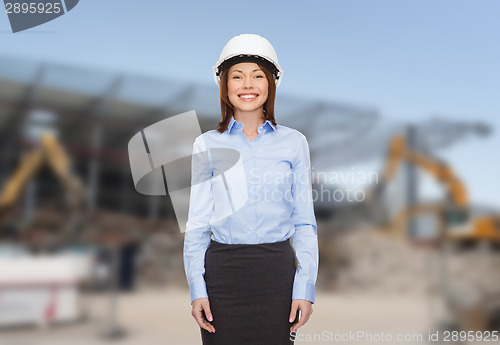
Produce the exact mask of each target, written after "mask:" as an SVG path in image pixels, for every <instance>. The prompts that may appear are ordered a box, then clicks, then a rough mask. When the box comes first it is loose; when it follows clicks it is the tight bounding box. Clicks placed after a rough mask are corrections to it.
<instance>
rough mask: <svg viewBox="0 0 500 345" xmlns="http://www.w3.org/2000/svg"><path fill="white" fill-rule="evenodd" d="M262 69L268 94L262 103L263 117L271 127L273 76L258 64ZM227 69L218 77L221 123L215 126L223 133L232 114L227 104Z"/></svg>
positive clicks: (273, 90) (274, 123) (274, 96)
mask: <svg viewBox="0 0 500 345" xmlns="http://www.w3.org/2000/svg"><path fill="white" fill-rule="evenodd" d="M258 65H259V67H260V68H261V69H262V71H263V72H264V74H265V75H266V78H267V85H268V92H267V100H266V102H265V103H264V106H263V109H264V116H265V118H266V120H269V121H270V122H271V123H272V124H273V125H275V126H276V120H275V119H274V99H275V98H276V82H275V81H274V75H273V74H272V73H271V72H270V71H269V70H268V69H267V68H265V67H263V66H261V65H260V64H258ZM228 72H229V68H228V69H225V70H224V71H222V73H221V76H220V110H221V121H220V122H219V123H218V124H217V131H218V132H219V133H223V132H224V131H225V130H226V129H227V126H228V125H229V121H230V120H231V116H232V115H233V114H234V108H233V105H232V104H231V102H229V97H228V95H227V78H228Z"/></svg>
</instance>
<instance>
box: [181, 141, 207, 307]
mask: <svg viewBox="0 0 500 345" xmlns="http://www.w3.org/2000/svg"><path fill="white" fill-rule="evenodd" d="M208 163H209V162H208V152H207V149H206V145H205V142H204V140H203V137H202V135H200V136H198V137H197V138H196V139H195V141H194V144H193V155H192V160H191V171H192V174H191V193H190V198H189V213H188V221H187V223H186V233H185V236H184V269H185V272H186V277H187V281H188V284H189V289H190V291H191V304H192V303H193V301H194V300H195V299H198V298H208V295H207V289H206V284H205V279H204V275H205V252H206V250H207V248H208V246H209V245H210V219H211V217H212V214H213V198H212V184H211V181H210V179H211V177H212V171H211V168H210V165H209V164H208Z"/></svg>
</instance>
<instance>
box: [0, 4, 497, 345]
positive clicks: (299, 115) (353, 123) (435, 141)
mask: <svg viewBox="0 0 500 345" xmlns="http://www.w3.org/2000/svg"><path fill="white" fill-rule="evenodd" d="M251 5H252V6H246V5H245V6H240V3H238V4H236V3H234V2H224V1H218V2H201V1H200V2H197V3H181V2H177V3H171V2H165V1H159V0H155V1H153V0H149V1H141V2H139V1H126V2H124V1H118V0H108V1H105V2H102V1H99V2H97V1H82V2H80V3H79V4H78V6H76V7H75V8H74V9H73V10H72V11H71V12H69V13H67V14H65V15H63V16H61V17H60V18H57V19H56V20H53V21H51V22H49V23H46V24H43V25H41V26H39V27H35V28H33V29H30V30H26V31H23V32H18V33H16V34H13V33H12V31H11V30H10V25H9V22H8V18H7V15H6V14H5V12H3V10H2V13H0V38H1V45H0V226H1V228H0V241H1V242H0V344H1V345H3V344H9V345H10V344H49V343H50V344H51V345H54V344H63V343H64V344H66V343H68V342H71V343H72V344H105V343H108V342H110V341H112V340H115V341H118V342H120V343H122V344H139V343H142V342H147V343H148V344H160V343H161V344H190V345H191V344H200V343H201V340H200V332H199V328H198V326H197V324H196V323H195V321H194V319H193V318H192V317H191V315H190V312H191V306H190V299H189V291H188V285H187V282H186V279H185V275H184V267H183V261H182V246H183V238H184V234H183V233H181V232H180V230H179V226H178V225H177V222H176V219H175V213H174V211H173V207H172V203H171V200H170V198H169V197H168V196H148V195H142V194H140V193H138V192H137V191H136V190H135V187H134V182H133V179H132V175H131V172H130V164H129V159H128V152H127V145H128V142H129V140H130V139H131V138H132V136H133V135H135V134H136V133H137V132H139V131H140V130H142V129H144V128H145V127H147V126H150V125H152V124H154V123H156V122H158V121H161V120H163V119H165V118H168V117H170V116H174V115H177V114H180V113H184V112H187V111H190V110H195V111H196V113H197V115H198V118H199V121H200V126H201V129H202V131H207V130H210V129H214V128H216V126H217V122H218V121H219V119H220V108H219V94H218V92H219V90H218V87H217V86H216V85H215V83H214V81H213V76H212V66H213V65H214V64H215V62H216V61H217V60H218V58H219V54H220V52H221V50H222V48H223V47H224V45H225V44H226V43H227V41H228V40H229V39H230V38H232V37H233V36H235V35H237V34H241V33H256V34H259V35H262V36H264V37H266V38H267V39H268V40H269V41H270V42H271V43H272V44H273V46H274V48H275V49H276V51H277V53H278V58H279V62H280V65H281V66H282V67H283V69H284V77H283V78H284V79H283V82H282V83H281V85H280V88H279V89H278V90H277V100H276V107H275V109H276V120H277V122H278V123H279V124H283V125H286V126H289V127H292V128H296V129H298V130H300V131H301V132H302V133H304V134H305V135H306V137H307V138H308V142H309V145H310V149H311V162H312V168H313V171H312V174H313V188H314V193H313V197H314V202H315V212H316V216H317V220H318V238H319V245H320V268H319V275H318V281H317V295H316V302H315V304H314V306H313V308H314V313H313V315H312V317H311V319H310V320H309V322H308V323H307V324H306V325H305V326H304V327H302V328H301V329H300V330H299V332H298V335H297V340H296V343H298V344H301V343H309V344H321V343H325V342H326V343H328V342H334V341H335V342H341V338H338V337H339V336H343V335H346V334H351V333H355V334H356V337H357V338H356V342H357V343H360V344H370V343H374V342H380V337H382V334H384V336H385V337H386V338H382V340H383V341H385V342H395V343H406V342H409V343H431V342H432V343H436V342H445V340H446V338H445V336H446V332H447V331H448V332H450V334H448V336H449V337H448V340H449V341H447V343H449V342H457V343H458V342H461V343H479V342H482V341H485V340H486V338H488V337H489V341H493V340H495V338H494V337H492V335H493V334H495V333H491V332H494V331H498V330H499V328H500V284H499V283H500V251H499V250H498V243H499V242H500V194H499V188H498V176H500V164H499V162H498V158H495V157H497V154H498V149H499V148H500V137H499V134H498V124H499V123H500V116H499V109H500V98H498V90H499V89H500V78H498V76H499V72H500V70H499V69H500V68H499V65H498V61H500V48H499V46H498V44H497V42H498V37H499V34H500V22H499V21H498V15H497V14H498V11H499V10H500V5H499V4H498V3H495V2H492V1H485V0H478V1H475V2H473V3H472V2H470V1H462V0H458V1H457V0H455V1H447V0H443V1H439V2H436V1H430V0H423V1H419V2H401V1H395V0H377V1H368V0H356V1H349V2H347V1H328V2H326V1H325V2H321V1H312V2H309V3H307V4H306V3H305V2H301V3H291V2H261V1H254V2H252V3H251ZM452 331H455V332H457V333H454V334H456V337H452V334H451V332H452ZM466 331H474V332H473V333H465V332H466ZM436 332H439V333H436ZM460 332H462V333H460ZM488 332H490V333H488ZM434 334H437V335H438V339H437V338H435V337H431V335H434ZM488 334H489V335H488ZM389 335H390V336H391V338H390V339H389V338H387V337H388V336H389ZM464 335H465V337H464ZM377 336H379V338H378V339H379V340H378V341H377V338H376V337H377ZM497 340H498V339H497ZM350 341H352V340H350ZM345 342H347V341H345Z"/></svg>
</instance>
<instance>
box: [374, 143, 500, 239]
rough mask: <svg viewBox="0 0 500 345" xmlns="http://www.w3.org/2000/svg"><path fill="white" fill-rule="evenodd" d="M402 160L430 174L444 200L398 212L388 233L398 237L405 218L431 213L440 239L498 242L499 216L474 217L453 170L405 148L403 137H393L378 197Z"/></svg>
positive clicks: (499, 236) (405, 220)
mask: <svg viewBox="0 0 500 345" xmlns="http://www.w3.org/2000/svg"><path fill="white" fill-rule="evenodd" d="M403 161H407V162H409V163H411V164H414V165H416V166H418V167H419V168H420V169H422V170H423V171H425V172H427V173H429V174H430V175H432V176H433V177H434V178H435V179H436V180H437V181H438V182H439V183H440V184H441V185H443V186H444V188H445V189H446V191H447V198H446V200H444V201H443V202H438V203H430V204H417V205H413V206H410V207H408V208H406V209H403V210H401V211H400V212H399V213H398V214H397V215H396V217H395V219H394V220H393V221H392V222H391V225H390V226H389V231H390V232H393V233H395V234H400V235H401V234H403V233H404V231H403V230H404V226H405V224H406V223H407V221H408V219H410V218H411V217H414V216H417V215H420V214H428V213H434V214H435V215H436V216H437V217H436V219H437V220H438V222H439V225H438V229H439V233H438V235H439V238H440V239H441V240H453V241H463V242H475V241H479V240H487V241H492V242H500V216H499V215H486V216H479V217H473V216H472V215H471V212H470V209H469V203H468V196H467V190H466V187H465V186H464V184H463V183H462V182H461V181H460V179H459V178H458V177H457V176H456V175H455V173H454V172H453V169H452V168H451V167H450V166H449V165H448V164H446V163H444V162H441V161H439V160H438V159H435V158H433V157H430V156H428V155H425V154H423V153H420V152H416V151H414V150H411V149H410V148H408V146H407V145H406V140H405V137H404V136H403V135H396V136H395V137H394V138H393V139H392V140H391V143H390V146H389V151H388V159H387V165H386V169H385V172H384V174H383V177H382V181H381V183H380V184H379V185H377V190H376V191H375V195H376V196H378V197H377V198H379V196H380V193H381V191H382V189H383V188H384V187H385V186H386V185H387V183H388V182H389V181H390V180H391V179H392V178H393V177H394V175H395V173H396V171H397V168H398V166H399V164H400V163H401V162H403Z"/></svg>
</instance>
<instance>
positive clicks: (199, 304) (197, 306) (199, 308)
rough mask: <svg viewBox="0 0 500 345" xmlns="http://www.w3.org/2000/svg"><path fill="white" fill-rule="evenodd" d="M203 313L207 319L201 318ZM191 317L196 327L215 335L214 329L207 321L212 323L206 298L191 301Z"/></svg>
mask: <svg viewBox="0 0 500 345" xmlns="http://www.w3.org/2000/svg"><path fill="white" fill-rule="evenodd" d="M203 311H205V316H206V317H207V319H208V320H207V319H205V318H204V317H203ZM191 315H193V317H194V319H195V320H196V322H197V323H198V325H199V326H200V327H201V328H203V329H206V330H207V331H209V332H210V333H215V328H214V326H212V324H210V323H209V321H213V317H212V312H211V311H210V302H209V301H208V298H197V299H195V300H194V301H193V304H192V310H191Z"/></svg>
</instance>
